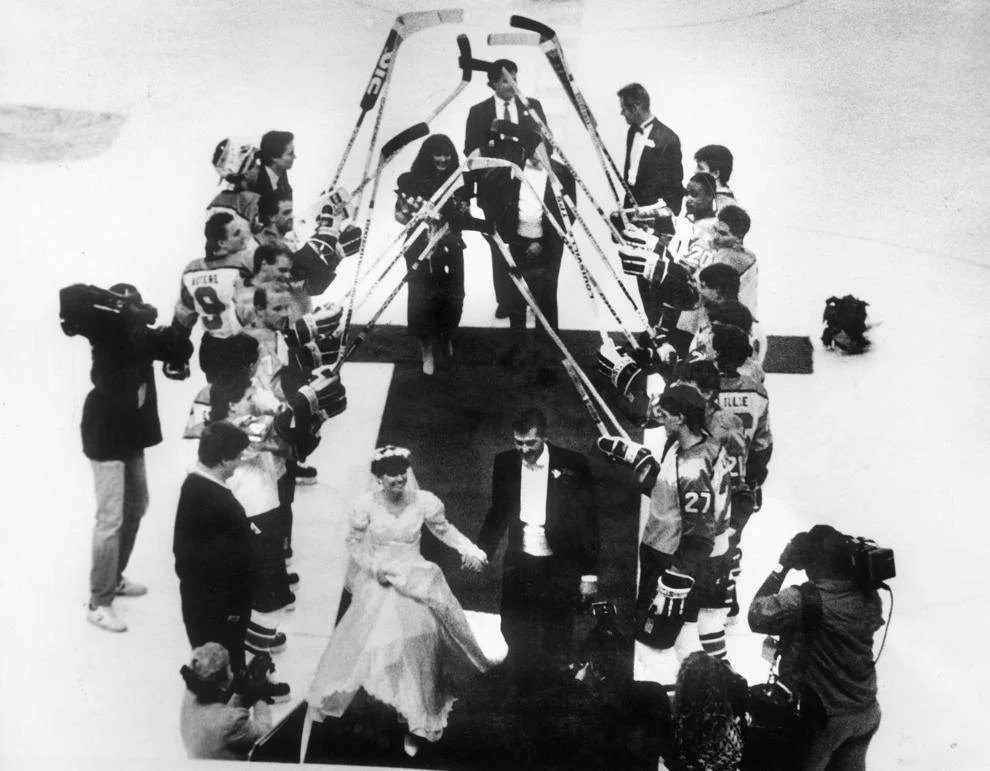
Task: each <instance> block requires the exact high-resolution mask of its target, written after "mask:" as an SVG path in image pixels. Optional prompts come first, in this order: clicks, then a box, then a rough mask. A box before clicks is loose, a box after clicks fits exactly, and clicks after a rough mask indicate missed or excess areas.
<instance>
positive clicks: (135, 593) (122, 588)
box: [114, 576, 148, 597]
mask: <svg viewBox="0 0 990 771" xmlns="http://www.w3.org/2000/svg"><path fill="white" fill-rule="evenodd" d="M147 593H148V587H147V586H144V585H143V584H139V583H136V582H134V581H132V580H131V579H129V578H127V576H123V577H121V579H120V583H119V584H117V588H116V589H114V594H116V595H117V596H118V597H140V596H141V595H143V594H147Z"/></svg>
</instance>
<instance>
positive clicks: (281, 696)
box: [258, 681, 292, 704]
mask: <svg viewBox="0 0 990 771" xmlns="http://www.w3.org/2000/svg"><path fill="white" fill-rule="evenodd" d="M258 692H259V693H258V695H259V696H261V698H263V699H267V700H269V701H270V702H272V703H273V704H284V703H285V702H287V701H288V700H289V699H290V698H291V697H292V689H291V688H289V684H288V683H273V682H271V681H268V682H267V683H265V684H264V685H262V686H261V687H260V688H259V689H258Z"/></svg>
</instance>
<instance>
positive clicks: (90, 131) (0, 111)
mask: <svg viewBox="0 0 990 771" xmlns="http://www.w3.org/2000/svg"><path fill="white" fill-rule="evenodd" d="M125 120H126V118H125V117H124V116H123V115H119V114H117V113H113V112H93V111H90V110H65V109H61V108H58V107H32V106H29V105H20V104H15V105H0V162H2V163H64V162H66V161H79V160H83V159H84V158H92V157H93V156H94V155H99V154H100V153H102V152H103V151H104V150H106V149H107V148H108V147H110V145H112V144H113V143H114V141H115V140H116V139H117V135H118V134H119V133H120V127H121V126H122V125H124V121H125Z"/></svg>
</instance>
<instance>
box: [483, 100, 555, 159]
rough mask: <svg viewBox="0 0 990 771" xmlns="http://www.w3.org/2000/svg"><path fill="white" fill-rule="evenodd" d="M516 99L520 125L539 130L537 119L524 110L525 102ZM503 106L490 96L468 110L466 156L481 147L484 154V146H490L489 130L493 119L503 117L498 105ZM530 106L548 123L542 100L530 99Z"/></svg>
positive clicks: (545, 123)
mask: <svg viewBox="0 0 990 771" xmlns="http://www.w3.org/2000/svg"><path fill="white" fill-rule="evenodd" d="M496 101H498V105H496V104H495V103H496ZM515 101H516V114H517V115H518V116H519V125H520V126H522V127H524V128H528V129H532V130H533V131H538V129H537V123H536V121H535V120H533V119H532V118H531V117H529V116H528V115H526V114H525V113H524V112H523V111H524V110H525V109H526V108H525V107H524V106H523V103H522V102H521V101H519V100H518V99H516V100H515ZM501 106H502V103H501V101H500V100H496V99H495V98H494V97H489V98H488V99H486V100H485V101H483V102H478V104H476V105H474V106H473V107H472V108H471V109H470V110H469V111H468V116H467V125H466V127H465V129H464V155H465V156H467V155H470V154H471V153H472V152H473V151H474V150H476V149H477V148H479V147H480V148H482V154H484V148H485V147H487V146H488V132H489V130H490V129H491V127H492V121H493V120H495V119H497V118H501V117H502V115H501V111H500V110H497V109H496V107H501ZM529 106H530V109H531V110H533V112H535V113H536V114H537V115H539V116H540V120H542V121H543V123H544V125H548V124H547V116H546V115H545V114H544V113H543V105H542V104H540V100H539V99H530V100H529Z"/></svg>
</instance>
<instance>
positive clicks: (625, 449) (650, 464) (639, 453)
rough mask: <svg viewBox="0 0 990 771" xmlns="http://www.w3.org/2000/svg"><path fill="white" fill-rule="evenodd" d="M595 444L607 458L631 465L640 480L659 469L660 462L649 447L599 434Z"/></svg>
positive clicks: (652, 474) (654, 473)
mask: <svg viewBox="0 0 990 771" xmlns="http://www.w3.org/2000/svg"><path fill="white" fill-rule="evenodd" d="M595 446H596V447H597V448H598V450H599V452H601V453H602V454H603V455H605V457H607V458H608V459H609V460H612V461H616V462H620V463H625V464H627V465H628V466H630V467H632V470H633V473H635V474H636V477H637V478H638V479H640V480H643V481H645V480H646V479H649V478H650V477H652V476H655V475H656V473H658V472H659V471H660V464H659V463H657V459H656V458H654V457H653V453H652V452H650V451H649V449H647V448H646V447H644V446H643V445H641V444H636V443H635V442H631V441H628V440H626V439H623V438H622V437H621V436H600V437H598V440H597V441H596V442H595Z"/></svg>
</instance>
